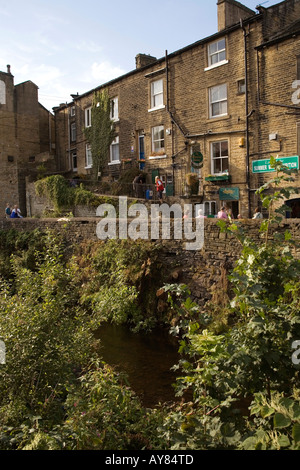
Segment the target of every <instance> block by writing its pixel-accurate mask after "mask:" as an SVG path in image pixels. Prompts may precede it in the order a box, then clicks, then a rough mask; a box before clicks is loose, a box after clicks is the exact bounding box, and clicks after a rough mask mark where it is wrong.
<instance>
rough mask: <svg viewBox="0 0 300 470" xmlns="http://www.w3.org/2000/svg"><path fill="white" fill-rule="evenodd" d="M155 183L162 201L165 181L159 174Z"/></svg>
mask: <svg viewBox="0 0 300 470" xmlns="http://www.w3.org/2000/svg"><path fill="white" fill-rule="evenodd" d="M155 185H156V191H157V194H158V199H159V200H160V202H161V201H162V194H163V191H164V189H165V188H164V185H163V182H162V180H161V179H160V178H159V176H155Z"/></svg>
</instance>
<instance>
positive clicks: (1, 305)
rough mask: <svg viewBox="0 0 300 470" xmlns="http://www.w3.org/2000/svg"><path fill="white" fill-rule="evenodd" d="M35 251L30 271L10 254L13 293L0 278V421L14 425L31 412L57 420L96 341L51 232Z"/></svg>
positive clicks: (26, 417) (27, 417)
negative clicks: (0, 355) (1, 346)
mask: <svg viewBox="0 0 300 470" xmlns="http://www.w3.org/2000/svg"><path fill="white" fill-rule="evenodd" d="M45 242H46V245H47V249H45V250H43V251H40V252H38V253H36V268H35V270H34V271H32V270H30V269H28V268H26V267H24V266H22V263H21V262H20V261H21V260H20V259H19V258H18V257H17V256H13V257H12V266H13V271H14V291H13V292H11V289H10V286H9V284H8V283H6V282H4V281H2V283H1V296H0V335H1V338H2V341H4V343H5V346H6V362H5V364H4V365H2V366H1V368H0V421H1V422H2V424H3V423H5V424H6V425H7V426H16V425H17V424H18V423H20V422H21V423H22V422H23V420H25V419H29V417H30V416H41V417H44V418H45V417H47V419H49V420H51V421H52V420H53V421H54V422H55V420H57V419H59V418H61V415H62V412H63V410H62V407H61V405H62V400H63V397H64V394H65V392H66V389H65V387H66V383H68V382H71V381H72V380H74V371H75V370H76V369H78V368H80V367H83V366H84V365H85V364H86V361H87V358H88V357H90V356H91V354H92V350H93V345H94V344H96V342H95V341H94V339H93V337H92V334H91V332H89V329H88V328H87V325H88V319H87V318H86V317H85V315H84V314H83V313H82V312H80V311H79V309H78V307H77V298H76V293H75V292H74V290H73V287H74V285H73V281H72V278H71V275H70V270H69V269H68V268H67V267H66V266H65V263H64V262H63V258H62V252H61V248H60V247H59V246H57V244H56V241H55V240H54V239H53V236H52V235H50V234H49V235H48V238H47V239H46V240H45Z"/></svg>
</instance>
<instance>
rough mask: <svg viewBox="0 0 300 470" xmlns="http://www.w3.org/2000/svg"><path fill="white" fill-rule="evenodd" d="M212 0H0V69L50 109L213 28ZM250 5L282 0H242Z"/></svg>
mask: <svg viewBox="0 0 300 470" xmlns="http://www.w3.org/2000/svg"><path fill="white" fill-rule="evenodd" d="M216 3H217V0H172V1H171V0H151V1H150V0H127V1H124V0H113V1H112V0H110V1H109V0H106V1H103V0H85V1H80V2H79V1H78V0H77V1H75V0H73V1H72V0H51V1H50V0H28V1H24V0H0V17H1V27H0V44H1V48H0V70H1V71H4V72H6V71H7V64H9V65H10V66H11V73H12V74H13V75H14V81H15V84H18V83H22V82H24V81H26V80H31V81H32V82H34V83H35V84H36V85H37V86H38V87H39V101H40V103H41V104H42V105H43V106H45V107H46V108H47V109H49V110H51V109H52V107H53V106H57V105H59V103H65V102H70V101H71V97H70V95H71V94H72V93H77V92H78V93H79V94H81V93H84V92H86V91H89V90H91V89H93V88H94V87H96V86H98V85H101V84H102V83H105V82H107V81H109V80H111V79H113V78H116V77H119V76H120V75H123V74H124V73H127V72H129V71H131V70H133V69H134V68H135V56H136V55H137V54H138V53H145V54H150V55H153V56H155V57H157V58H161V57H163V56H164V55H165V51H166V50H167V51H168V53H171V52H174V51H176V50H178V49H181V48H182V47H185V46H187V45H189V44H192V43H194V42H195V41H198V40H199V39H203V38H205V37H207V36H210V35H211V34H214V33H215V32H217V5H216ZM241 3H243V4H244V5H246V6H247V7H249V8H251V9H253V10H255V7H256V6H257V5H258V4H259V3H260V4H262V5H263V6H264V7H269V6H272V5H274V4H276V3H279V0H275V1H272V0H269V1H268V2H263V1H261V2H259V0H258V1H256V0H244V1H243V0H241Z"/></svg>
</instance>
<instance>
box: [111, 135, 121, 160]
mask: <svg viewBox="0 0 300 470" xmlns="http://www.w3.org/2000/svg"><path fill="white" fill-rule="evenodd" d="M110 163H120V150H119V136H117V137H116V138H115V140H113V141H112V143H111V146H110Z"/></svg>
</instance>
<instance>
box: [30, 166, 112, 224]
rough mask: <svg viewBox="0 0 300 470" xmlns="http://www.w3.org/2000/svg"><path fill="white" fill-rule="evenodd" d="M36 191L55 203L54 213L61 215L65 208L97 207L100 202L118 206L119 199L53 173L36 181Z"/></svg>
mask: <svg viewBox="0 0 300 470" xmlns="http://www.w3.org/2000/svg"><path fill="white" fill-rule="evenodd" d="M35 191H36V193H37V195H38V196H45V197H46V198H47V199H48V201H49V202H50V203H51V204H52V205H53V208H54V215H55V216H56V217H57V216H59V215H61V213H62V211H64V210H72V209H73V208H74V207H75V206H80V205H82V206H89V207H94V208H95V210H96V207H97V206H99V205H100V204H105V203H107V204H112V205H113V206H116V207H118V201H117V200H116V199H115V198H112V197H109V196H98V195H97V194H95V193H93V192H91V191H89V190H88V189H85V188H84V185H83V184H82V183H80V184H79V186H75V187H74V186H71V185H70V184H69V181H68V180H66V179H65V178H64V177H63V176H61V175H52V176H48V177H46V178H43V179H40V180H37V181H36V182H35Z"/></svg>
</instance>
